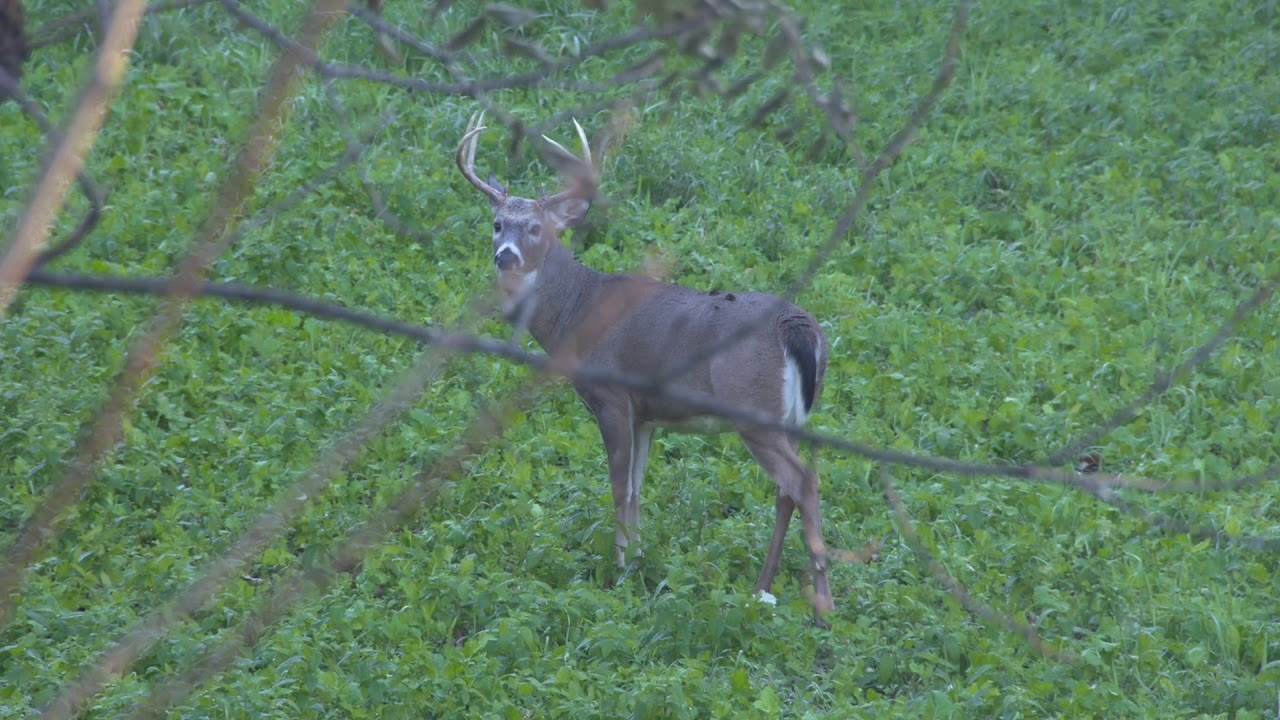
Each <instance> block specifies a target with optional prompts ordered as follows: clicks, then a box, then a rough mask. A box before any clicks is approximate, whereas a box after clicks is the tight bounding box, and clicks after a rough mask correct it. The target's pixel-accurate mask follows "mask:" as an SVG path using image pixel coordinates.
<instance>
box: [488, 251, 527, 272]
mask: <svg viewBox="0 0 1280 720" xmlns="http://www.w3.org/2000/svg"><path fill="white" fill-rule="evenodd" d="M493 264H494V265H497V266H498V269H499V270H510V269H512V268H516V267H519V266H520V264H521V259H520V255H519V254H518V253H516V252H515V251H514V250H512V249H511V248H510V247H503V248H502V249H501V250H499V251H498V252H496V253H494V255H493Z"/></svg>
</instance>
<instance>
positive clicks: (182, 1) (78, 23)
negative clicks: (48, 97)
mask: <svg viewBox="0 0 1280 720" xmlns="http://www.w3.org/2000/svg"><path fill="white" fill-rule="evenodd" d="M210 2H213V0H165V1H162V2H155V3H151V4H150V5H148V6H147V9H146V11H145V13H144V14H146V15H154V14H156V13H162V12H169V11H171V10H181V9H183V8H189V7H195V6H197V5H204V4H206V3H210ZM98 10H99V8H98V7H97V6H94V7H89V8H86V9H84V10H81V11H79V12H75V13H71V14H70V15H66V16H63V17H60V18H58V19H57V20H50V21H49V22H47V23H45V24H43V25H41V26H40V27H38V28H36V29H35V31H34V32H32V33H31V48H32V49H33V50H35V49H39V48H42V47H47V46H49V45H56V44H57V43H60V42H63V41H65V40H69V39H71V38H73V37H75V36H76V34H77V33H79V32H81V31H82V30H85V29H86V28H88V29H92V25H91V23H92V22H93V21H94V20H95V19H97V17H98Z"/></svg>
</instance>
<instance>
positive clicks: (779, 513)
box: [739, 429, 834, 616]
mask: <svg viewBox="0 0 1280 720" xmlns="http://www.w3.org/2000/svg"><path fill="white" fill-rule="evenodd" d="M739 434H740V435H741V436H742V442H743V444H745V445H746V446H747V450H749V451H750V452H751V455H752V457H754V458H755V459H756V462H758V463H760V466H761V467H763V468H764V470H765V472H767V473H769V476H770V477H772V478H773V481H774V483H776V484H777V486H778V493H777V496H776V499H775V503H774V509H775V514H774V525H773V536H772V538H770V540H769V552H768V555H766V557H765V561H764V566H763V567H762V568H761V570H760V579H759V580H757V581H756V590H757V591H761V590H765V591H767V590H768V588H769V586H770V585H772V584H773V578H774V576H775V575H776V574H777V572H778V563H779V560H780V559H781V557H782V544H783V541H784V540H785V539H786V534H787V527H788V525H789V524H790V522H791V514H792V512H793V510H794V509H795V508H799V510H800V522H801V523H802V524H803V527H804V542H805V546H806V547H808V549H809V559H810V561H811V563H812V570H813V607H814V610H815V611H816V612H817V613H818V615H819V616H822V615H823V614H825V613H827V612H830V611H831V610H832V609H833V608H834V603H833V602H832V599H831V585H830V582H829V581H828V579H827V546H826V544H825V543H824V542H823V540H822V516H821V514H820V512H819V503H818V475H817V473H815V472H814V471H813V470H812V469H810V468H809V466H807V465H805V464H804V463H803V462H801V460H800V456H799V455H798V454H797V453H796V446H795V443H793V442H792V441H791V440H790V439H789V438H788V437H787V436H786V435H785V434H783V433H778V432H768V431H759V430H747V429H743V430H740V431H739Z"/></svg>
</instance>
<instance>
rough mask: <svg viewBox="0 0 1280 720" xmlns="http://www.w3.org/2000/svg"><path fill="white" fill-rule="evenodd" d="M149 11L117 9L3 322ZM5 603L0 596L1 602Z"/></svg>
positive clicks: (50, 168)
mask: <svg viewBox="0 0 1280 720" xmlns="http://www.w3.org/2000/svg"><path fill="white" fill-rule="evenodd" d="M145 7H146V3H145V2H144V1H143V0H122V1H121V2H120V3H118V4H117V5H116V6H115V12H114V13H113V14H112V16H111V23H110V27H109V28H108V31H107V37H106V39H105V40H104V42H103V45H102V50H101V51H100V52H99V53H98V59H97V62H95V63H94V70H93V76H92V78H91V79H90V81H89V84H88V85H87V86H86V87H85V89H84V91H83V93H81V97H80V101H79V102H78V103H77V104H76V109H75V111H74V113H73V114H72V117H71V122H70V124H69V125H68V127H67V132H66V134H65V135H64V136H63V137H62V138H61V140H60V141H59V142H57V143H56V144H55V145H54V147H53V150H52V152H51V154H50V156H49V159H48V162H47V163H46V164H45V169H44V172H43V174H42V176H41V178H40V181H39V182H38V183H37V184H36V187H35V192H34V194H33V195H32V198H31V201H30V203H29V204H28V206H27V210H26V212H25V213H23V216H22V219H21V221H19V224H18V229H17V231H16V232H15V233H14V235H13V239H12V240H11V241H10V243H9V247H8V249H7V250H6V251H5V255H4V258H3V259H0V317H3V316H4V314H5V310H6V309H7V308H8V307H9V303H10V302H11V301H12V300H13V297H14V295H15V294H16V293H17V291H18V287H19V286H20V285H21V284H22V281H23V279H24V278H25V277H26V276H27V273H29V272H30V271H31V268H32V267H33V266H34V264H35V262H36V258H37V257H38V255H39V253H40V248H41V246H42V245H43V244H44V242H45V238H46V237H47V236H48V233H49V229H50V228H51V227H52V226H53V221H54V218H56V217H57V214H58V210H59V209H60V208H61V207H62V203H63V201H64V200H65V199H66V192H67V187H68V186H69V185H70V180H71V178H73V177H75V176H76V175H77V174H79V173H80V171H81V170H82V169H83V168H84V158H85V156H86V155H88V153H89V148H90V147H92V146H93V141H94V139H95V138H96V137H97V134H98V129H99V128H101V127H102V120H103V118H104V117H105V116H106V111H107V107H108V106H109V105H110V104H111V101H112V99H113V98H114V97H115V94H116V91H117V90H118V89H119V87H120V83H121V81H122V80H123V78H124V71H125V67H126V65H127V64H128V60H127V59H128V56H129V52H128V51H129V49H130V48H132V47H133V42H134V40H135V39H136V38H137V32H138V21H139V19H140V18H141V16H142V11H143V9H144V8H145ZM5 590H6V588H5V587H4V582H3V578H0V596H3V595H6V594H7V592H5ZM3 602H4V600H3V598H2V597H0V603H3ZM2 607H3V606H0V608H2ZM3 619H4V612H3V610H2V609H0V621H3ZM0 624H3V622H0Z"/></svg>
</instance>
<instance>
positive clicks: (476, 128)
mask: <svg viewBox="0 0 1280 720" xmlns="http://www.w3.org/2000/svg"><path fill="white" fill-rule="evenodd" d="M482 122H484V112H483V111H481V112H479V113H477V114H475V115H472V116H471V122H469V123H467V132H466V134H465V135H463V136H462V141H461V142H459V143H458V152H457V155H455V157H454V159H455V160H456V161H457V163H458V169H459V170H461V171H462V176H463V177H465V178H466V179H467V180H468V181H470V182H471V184H472V185H475V186H476V189H477V190H479V191H480V192H482V193H484V194H485V195H487V196H489V199H491V200H493V201H494V202H502V201H503V200H504V199H506V193H504V192H502V191H501V190H499V189H497V188H495V187H493V186H492V185H490V184H489V183H487V182H485V181H483V180H481V179H480V178H479V177H478V176H477V175H476V145H478V144H479V137H480V133H482V132H484V131H485V130H486V129H487V128H486V127H485V126H484V125H481V124H480V123H482Z"/></svg>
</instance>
